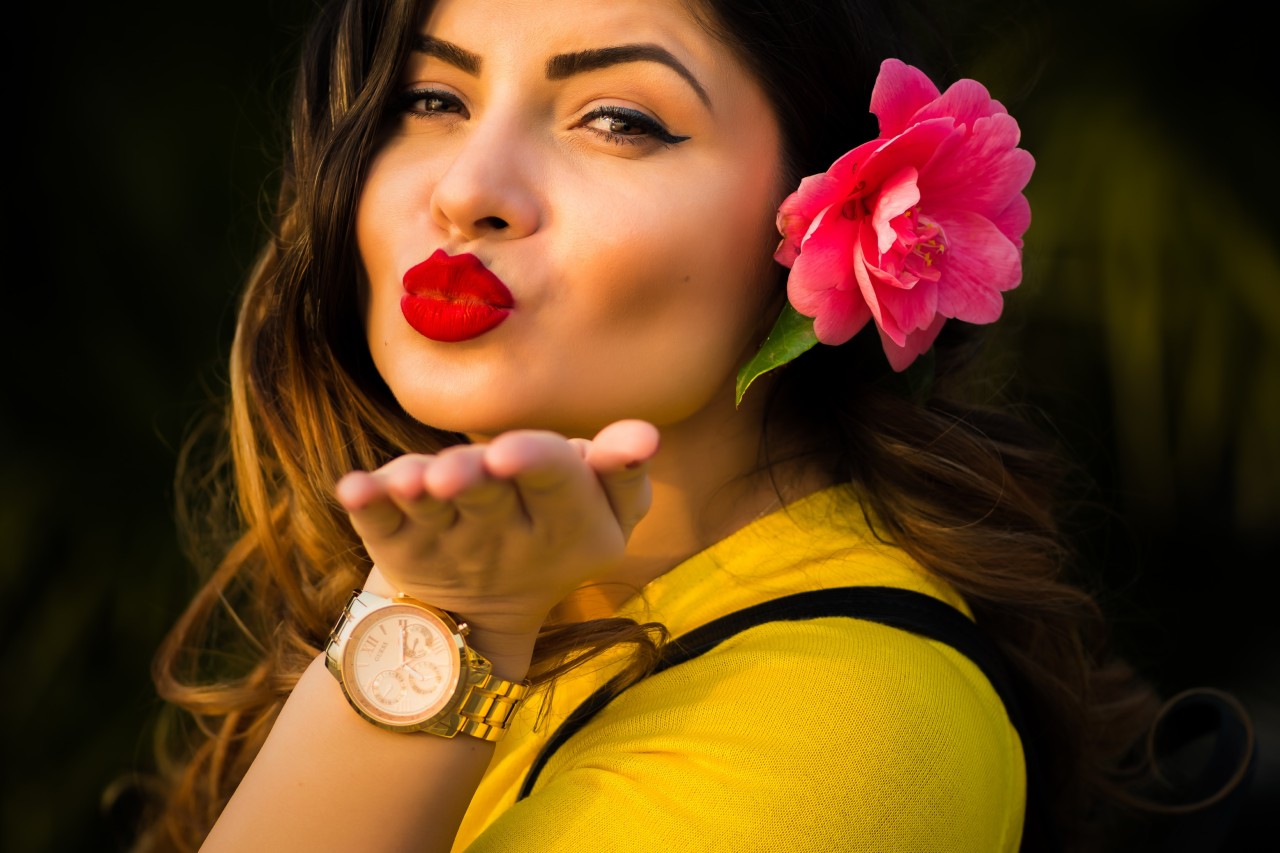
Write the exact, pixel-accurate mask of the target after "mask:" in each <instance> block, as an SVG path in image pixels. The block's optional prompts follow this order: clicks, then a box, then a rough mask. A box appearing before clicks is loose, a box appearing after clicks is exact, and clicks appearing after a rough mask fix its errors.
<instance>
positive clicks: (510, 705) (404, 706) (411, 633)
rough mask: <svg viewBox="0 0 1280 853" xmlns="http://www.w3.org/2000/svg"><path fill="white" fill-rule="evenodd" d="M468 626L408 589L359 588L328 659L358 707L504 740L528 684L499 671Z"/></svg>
mask: <svg viewBox="0 0 1280 853" xmlns="http://www.w3.org/2000/svg"><path fill="white" fill-rule="evenodd" d="M468 630H469V629H468V627H467V625H466V623H465V622H459V621H458V620H457V619H455V618H454V617H453V616H452V615H450V614H449V613H448V612H446V611H444V610H441V609H440V608H438V607H432V606H431V605H430V604H425V603H423V602H421V601H418V600H417V599H414V598H410V597H409V596H407V595H404V594H403V593H402V594H400V595H397V596H396V597H395V598H384V597H383V596H380V595H375V594H374V593H371V592H365V591H363V590H358V589H357V590H354V591H353V592H352V593H351V598H350V599H349V600H348V601H347V604H346V606H345V607H344V608H343V609H342V616H341V617H340V618H339V619H338V624H336V625H335V626H334V627H333V630H332V631H331V632H330V633H329V641H328V643H327V644H326V646H325V662H326V664H327V665H328V668H329V672H331V673H333V676H334V678H336V679H338V683H339V684H341V685H342V692H343V693H344V694H345V695H346V697H347V701H348V702H350V703H351V707H353V708H355V710H356V712H357V713H359V714H360V716H362V717H364V718H365V719H366V720H368V721H369V722H371V723H373V724H374V725H376V726H380V727H382V728H384V729H388V730H390V731H393V732H427V733H429V734H433V735H440V736H441V737H453V736H454V735H456V734H458V733H459V732H462V733H463V734H468V735H471V736H472V737H477V738H480V739H481V740H487V741H496V740H499V739H500V738H501V737H502V736H503V735H504V734H506V733H507V725H508V724H509V723H510V721H511V717H512V716H513V715H514V714H515V712H516V709H517V708H518V707H519V706H520V701H521V700H522V699H523V698H524V696H525V693H526V692H528V685H527V684H524V683H520V682H514V681H506V680H504V679H501V678H499V677H498V676H496V675H494V674H493V667H492V665H491V664H490V663H489V661H488V660H487V659H486V658H485V657H484V656H483V655H481V654H480V653H479V652H477V651H476V650H475V649H473V648H471V647H470V646H468V645H467V639H466V638H467V633H468Z"/></svg>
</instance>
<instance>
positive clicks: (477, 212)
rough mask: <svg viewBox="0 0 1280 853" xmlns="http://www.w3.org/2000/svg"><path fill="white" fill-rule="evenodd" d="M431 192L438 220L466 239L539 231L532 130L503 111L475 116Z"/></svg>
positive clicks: (515, 236) (510, 236) (514, 236)
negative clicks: (506, 115)
mask: <svg viewBox="0 0 1280 853" xmlns="http://www.w3.org/2000/svg"><path fill="white" fill-rule="evenodd" d="M464 134H465V135H464V136H462V138H460V139H458V140H456V142H455V147H454V148H453V154H454V156H453V158H452V160H451V161H449V162H448V165H447V166H446V168H445V171H444V173H443V174H442V175H441V176H440V179H439V180H438V181H437V182H436V185H435V189H434V190H433V192H432V195H431V216H432V219H433V220H434V221H435V223H436V225H438V226H439V227H440V228H442V229H443V230H445V231H446V232H447V233H449V234H450V235H451V236H454V237H456V238H458V239H460V240H463V241H470V240H476V239H479V238H483V237H488V238H491V239H502V240H513V239H518V238H520V237H527V236H528V235H530V234H532V233H534V232H535V231H537V229H538V227H539V225H540V224H541V221H542V204H541V198H540V194H539V191H538V187H537V182H536V181H535V180H534V170H535V169H536V165H535V161H536V156H535V155H534V153H533V146H532V144H531V143H532V140H530V139H529V134H528V133H527V132H526V131H523V130H522V129H521V128H519V127H518V125H517V123H516V121H514V119H512V118H506V117H503V116H502V115H500V114H496V115H491V116H490V117H487V118H480V119H472V120H471V121H470V122H468V123H467V127H466V129H465V131H464Z"/></svg>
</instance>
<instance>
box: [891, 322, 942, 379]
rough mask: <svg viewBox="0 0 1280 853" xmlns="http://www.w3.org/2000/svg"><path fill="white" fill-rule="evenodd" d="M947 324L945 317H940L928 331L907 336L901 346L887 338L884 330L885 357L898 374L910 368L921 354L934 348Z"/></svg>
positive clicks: (924, 330)
mask: <svg viewBox="0 0 1280 853" xmlns="http://www.w3.org/2000/svg"><path fill="white" fill-rule="evenodd" d="M945 323H946V319H945V318H944V317H938V318H936V319H935V320H934V321H933V322H932V323H931V324H930V325H929V327H928V328H927V329H918V330H916V331H914V332H912V333H911V334H910V335H907V339H906V341H905V342H904V343H902V344H901V345H899V344H898V343H896V342H895V341H894V340H893V339H891V338H889V337H887V336H886V335H885V333H884V330H883V329H882V330H880V346H881V347H883V348H884V354H885V357H886V358H888V359H889V366H890V367H892V368H893V369H894V370H896V371H897V372H898V373H901V372H902V371H904V370H906V369H907V368H908V367H910V366H911V362H913V361H915V360H916V357H917V356H919V355H920V353H922V352H925V351H927V350H928V349H929V347H931V346H933V342H934V341H935V340H937V338H938V333H939V332H941V331H942V327H943V325H944V324H945Z"/></svg>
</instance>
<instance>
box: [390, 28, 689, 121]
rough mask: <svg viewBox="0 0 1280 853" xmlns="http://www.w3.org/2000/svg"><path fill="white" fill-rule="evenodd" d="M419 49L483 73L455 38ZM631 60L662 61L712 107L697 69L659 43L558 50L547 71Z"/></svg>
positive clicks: (423, 40)
mask: <svg viewBox="0 0 1280 853" xmlns="http://www.w3.org/2000/svg"><path fill="white" fill-rule="evenodd" d="M415 50H416V52H418V53H422V54H425V55H427V56H434V57H436V58H437V59H440V60H442V61H444V62H447V63H449V64H450V65H452V66H454V67H455V68H458V69H460V70H462V71H465V72H466V73H467V74H470V75H471V76H473V77H474V76H477V75H479V74H480V68H481V66H482V65H483V64H484V63H483V60H482V59H481V58H480V57H479V55H477V54H474V53H472V52H471V51H469V50H464V49H463V48H461V47H458V46H457V45H456V44H453V43H452V42H447V41H444V40H442V39H438V38H433V37H432V36H427V35H423V36H419V37H418V43H417V45H416V46H415ZM627 62H657V63H659V64H660V65H665V66H667V67H668V68H670V69H671V70H672V71H674V72H676V73H677V74H679V75H680V76H681V78H683V79H684V81H685V82H686V83H688V84H689V86H690V87H692V88H693V91H694V93H696V94H697V96H698V99H699V100H701V101H702V103H703V104H704V105H706V106H707V108H708V109H709V108H710V107H711V99H710V98H709V97H707V90H706V89H704V88H703V87H702V84H701V83H699V82H698V78H697V77H694V76H693V72H691V71H690V70H689V69H688V68H686V67H685V66H684V63H682V62H681V61H680V60H678V59H676V58H675V56H673V55H672V54H671V52H670V51H669V50H667V49H666V48H664V47H659V46H658V45H656V44H622V45H618V46H616V47H601V48H596V49H594V50H580V51H577V52H575V53H561V54H557V55H555V56H553V57H551V58H550V59H548V60H547V67H546V75H547V79H548V80H563V79H565V78H566V77H572V76H573V75H575V74H583V73H586V72H588V71H597V70H599V69H601V68H608V67H610V66H612V65H622V64H624V63H627Z"/></svg>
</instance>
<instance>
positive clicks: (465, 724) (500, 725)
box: [458, 652, 529, 741]
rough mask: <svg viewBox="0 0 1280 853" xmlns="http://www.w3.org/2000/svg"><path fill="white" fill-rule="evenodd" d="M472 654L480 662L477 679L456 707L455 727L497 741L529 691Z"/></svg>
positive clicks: (520, 683)
mask: <svg viewBox="0 0 1280 853" xmlns="http://www.w3.org/2000/svg"><path fill="white" fill-rule="evenodd" d="M472 656H473V658H478V661H477V662H479V661H483V664H482V665H481V666H482V669H480V670H479V671H478V672H476V676H477V680H476V682H475V683H474V684H473V685H472V686H471V689H470V690H469V691H468V692H467V696H466V698H465V699H463V700H462V704H461V705H460V706H459V707H458V716H459V717H460V718H461V719H462V725H461V726H460V727H459V728H458V731H460V732H462V733H463V734H468V735H471V736H472V737H477V738H480V739H481V740H488V741H496V740H499V739H501V738H502V736H503V735H505V734H506V733H507V726H508V725H509V724H510V722H511V718H512V717H513V716H515V713H516V711H517V710H518V709H519V708H520V701H521V700H522V699H524V697H525V694H527V693H528V692H529V685H528V684H526V683H523V682H518V681H507V680H506V679H503V678H499V677H498V676H496V675H494V674H493V672H492V671H490V670H489V668H488V661H485V660H484V658H481V657H480V656H479V655H476V654H475V653H474V652H472Z"/></svg>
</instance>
